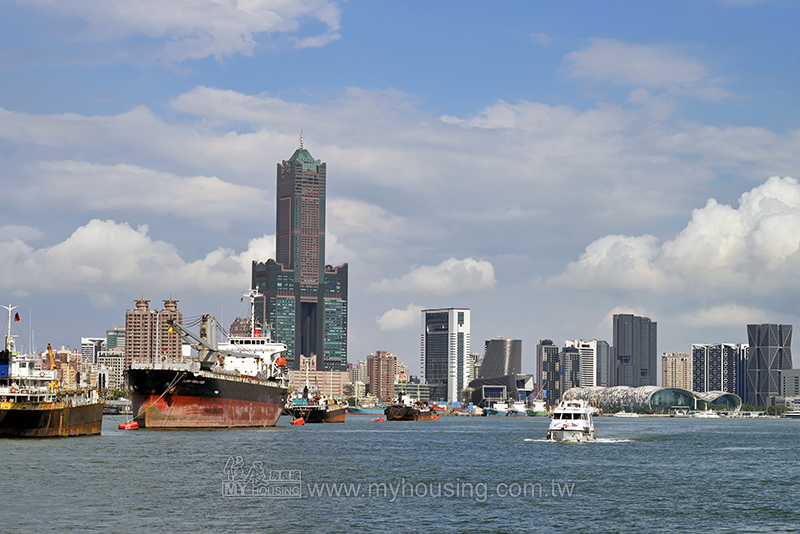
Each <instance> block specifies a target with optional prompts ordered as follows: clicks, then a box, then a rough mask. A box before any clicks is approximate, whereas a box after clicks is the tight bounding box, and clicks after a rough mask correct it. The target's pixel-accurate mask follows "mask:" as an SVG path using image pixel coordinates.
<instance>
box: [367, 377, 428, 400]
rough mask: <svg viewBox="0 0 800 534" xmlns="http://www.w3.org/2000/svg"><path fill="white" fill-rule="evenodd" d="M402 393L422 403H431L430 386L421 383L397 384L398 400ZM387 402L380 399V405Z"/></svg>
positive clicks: (395, 387) (396, 394) (395, 386)
mask: <svg viewBox="0 0 800 534" xmlns="http://www.w3.org/2000/svg"><path fill="white" fill-rule="evenodd" d="M401 393H407V394H408V396H409V397H411V398H412V399H416V400H418V401H421V402H431V401H432V400H435V399H432V398H431V388H430V386H429V385H428V384H420V383H419V382H408V383H403V384H401V383H399V382H398V383H396V384H395V385H394V395H395V398H397V397H398V396H399V395H400V394H401ZM384 402H386V401H385V400H384V399H378V403H384Z"/></svg>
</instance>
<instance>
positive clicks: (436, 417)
mask: <svg viewBox="0 0 800 534" xmlns="http://www.w3.org/2000/svg"><path fill="white" fill-rule="evenodd" d="M431 419H433V420H434V421H438V420H439V416H438V415H436V414H433V415H432V416H431Z"/></svg>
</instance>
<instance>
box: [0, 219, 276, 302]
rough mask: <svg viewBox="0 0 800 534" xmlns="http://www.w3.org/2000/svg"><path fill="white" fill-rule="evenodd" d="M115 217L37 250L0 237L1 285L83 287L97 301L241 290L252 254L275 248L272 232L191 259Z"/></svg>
mask: <svg viewBox="0 0 800 534" xmlns="http://www.w3.org/2000/svg"><path fill="white" fill-rule="evenodd" d="M148 232H149V228H148V227H147V226H141V227H139V228H136V229H134V228H131V226H130V225H128V224H117V223H116V222H114V221H111V220H106V221H103V220H97V219H95V220H92V221H89V222H88V223H87V224H86V225H85V226H82V227H80V228H78V229H77V230H75V232H73V233H72V235H71V236H69V237H68V238H67V239H66V240H64V241H63V242H61V243H58V244H56V245H54V246H52V247H45V248H40V249H36V248H33V247H31V246H29V245H27V244H25V243H23V242H22V241H20V240H19V239H14V240H3V241H0V254H1V255H2V257H3V258H4V261H3V263H2V265H1V266H0V288H5V289H11V290H22V291H32V292H33V291H36V292H49V293H60V292H68V293H72V292H84V293H88V294H89V295H90V296H91V298H92V299H93V301H94V302H95V303H113V302H114V295H115V294H117V293H121V292H133V293H136V292H137V290H141V289H143V288H146V289H148V290H152V291H162V292H167V291H179V290H188V291H197V292H201V293H216V292H219V291H222V292H225V291H230V292H233V293H234V294H235V293H236V292H238V291H240V290H242V284H243V282H242V281H243V280H245V281H246V280H248V279H249V276H250V265H251V261H252V260H253V259H258V258H262V257H264V256H266V257H271V255H272V254H273V253H274V237H273V236H263V237H261V238H257V239H253V240H251V241H250V243H249V244H248V249H247V250H246V251H244V252H242V253H240V254H236V253H235V251H233V250H231V249H226V248H217V249H216V250H213V251H211V252H209V253H207V254H206V255H205V257H203V258H201V259H199V260H196V261H193V262H187V261H185V260H184V259H182V257H181V254H180V252H179V251H178V249H177V248H176V247H175V245H173V244H171V243H167V242H165V241H156V240H153V239H152V238H150V237H149V236H148Z"/></svg>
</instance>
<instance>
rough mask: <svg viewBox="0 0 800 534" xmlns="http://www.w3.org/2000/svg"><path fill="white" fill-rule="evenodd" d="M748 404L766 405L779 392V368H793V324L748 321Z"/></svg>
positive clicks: (780, 369)
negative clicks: (753, 322) (749, 322)
mask: <svg viewBox="0 0 800 534" xmlns="http://www.w3.org/2000/svg"><path fill="white" fill-rule="evenodd" d="M747 340H748V342H749V344H750V349H749V352H748V355H747V400H745V402H746V403H747V404H754V405H756V406H769V405H770V403H771V397H777V396H779V395H780V391H781V371H782V370H784V369H791V368H792V325H790V324H749V325H747Z"/></svg>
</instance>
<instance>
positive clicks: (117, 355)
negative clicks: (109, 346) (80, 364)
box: [97, 350, 125, 389]
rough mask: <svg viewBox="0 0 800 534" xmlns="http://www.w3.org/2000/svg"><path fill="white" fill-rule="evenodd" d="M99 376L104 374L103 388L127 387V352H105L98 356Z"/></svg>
mask: <svg viewBox="0 0 800 534" xmlns="http://www.w3.org/2000/svg"><path fill="white" fill-rule="evenodd" d="M97 369H98V374H102V376H103V377H104V378H103V381H104V382H105V383H104V384H101V385H100V386H101V388H103V389H105V388H108V389H123V388H124V387H125V378H124V377H125V352H124V351H121V350H113V351H104V352H101V353H99V354H98V355H97Z"/></svg>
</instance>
